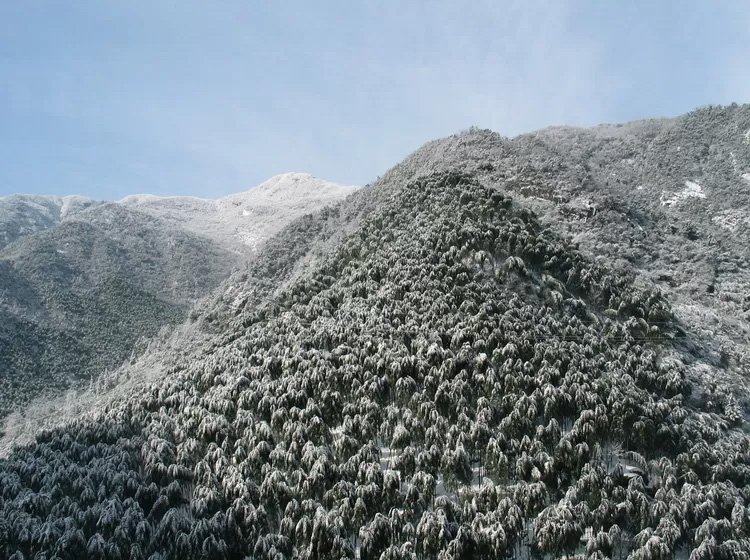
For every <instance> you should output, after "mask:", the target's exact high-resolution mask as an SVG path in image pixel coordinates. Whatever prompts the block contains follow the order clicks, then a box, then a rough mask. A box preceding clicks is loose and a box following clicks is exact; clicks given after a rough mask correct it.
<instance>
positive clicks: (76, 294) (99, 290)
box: [0, 173, 356, 416]
mask: <svg viewBox="0 0 750 560" xmlns="http://www.w3.org/2000/svg"><path fill="white" fill-rule="evenodd" d="M355 190H356V187H344V186H340V185H335V184H333V183H329V182H326V181H323V180H322V179H318V178H316V177H313V176H312V175H306V174H302V173H287V174H284V175H278V176H276V177H273V178H271V179H269V180H268V181H266V182H265V183H263V184H262V185H260V186H258V187H256V188H253V189H250V190H248V191H245V192H242V193H237V194H234V195H230V196H228V197H225V198H220V199H213V200H212V199H201V198H195V197H157V196H152V195H134V196H129V197H126V198H124V199H123V200H120V201H118V202H108V201H97V200H92V199H88V198H85V197H78V196H68V197H54V196H39V195H12V196H8V197H4V198H0V364H1V371H0V416H1V415H2V414H4V413H5V412H7V411H8V410H9V409H10V408H11V407H12V406H18V405H19V404H24V403H25V402H27V400H28V399H29V398H32V397H34V396H36V395H37V394H39V392H40V391H41V390H43V389H55V390H57V389H61V388H64V387H67V386H69V385H70V383H71V382H73V381H74V380H76V381H85V380H86V379H88V378H89V377H90V376H91V375H95V374H98V373H100V372H101V371H103V370H105V369H109V368H113V367H116V366H118V365H119V364H121V363H122V361H123V360H124V359H126V358H128V357H129V356H130V355H131V353H132V352H133V350H134V348H135V346H136V345H137V344H138V343H139V341H141V340H143V339H144V338H146V339H147V338H149V337H151V336H153V335H155V334H156V333H157V332H159V330H160V329H161V328H162V327H164V326H165V325H173V324H176V323H180V322H182V321H183V320H184V319H185V318H186V317H187V313H188V311H189V310H190V309H191V307H192V306H193V305H194V304H195V303H196V301H198V300H199V299H201V298H203V297H204V296H206V295H208V294H209V293H211V292H212V291H213V290H214V289H215V288H216V287H217V286H219V284H220V283H221V282H222V281H223V280H224V279H225V278H227V277H228V276H229V274H230V273H231V271H232V270H233V269H235V268H237V267H240V266H241V265H243V264H244V263H245V262H246V261H247V259H249V258H252V256H253V254H254V253H255V251H256V249H258V248H259V247H260V246H261V245H262V243H263V241H264V240H266V239H268V238H269V237H271V236H273V235H274V234H276V233H277V232H278V231H279V230H281V229H282V228H283V227H284V226H285V225H287V224H288V223H289V222H291V221H293V220H294V219H295V218H298V217H299V216H301V215H303V214H305V213H310V212H314V211H316V210H319V209H320V208H321V207H323V206H325V205H326V204H330V203H335V202H337V201H339V200H341V199H343V198H345V197H346V196H347V195H348V194H350V193H352V192H354V191H355Z"/></svg>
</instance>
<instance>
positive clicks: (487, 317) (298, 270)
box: [0, 132, 750, 560]
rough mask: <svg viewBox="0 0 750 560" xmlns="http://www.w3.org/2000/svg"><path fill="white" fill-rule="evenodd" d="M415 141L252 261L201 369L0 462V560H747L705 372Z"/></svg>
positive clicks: (659, 299)
mask: <svg viewBox="0 0 750 560" xmlns="http://www.w3.org/2000/svg"><path fill="white" fill-rule="evenodd" d="M444 142H448V143H451V142H452V143H454V144H455V143H462V142H466V143H468V144H471V145H474V146H477V145H479V146H484V145H487V146H490V147H492V146H496V147H498V148H497V149H498V150H499V151H500V152H499V153H507V150H508V148H506V147H505V146H506V141H505V140H502V139H499V138H496V137H494V136H492V135H490V134H487V133H481V132H479V133H477V132H471V133H469V134H467V135H462V136H458V137H455V138H454V139H449V140H447V141H444ZM518 142H520V140H519V141H518ZM442 146H443V148H444V147H445V146H446V144H445V143H444V144H443V145H442ZM437 148H439V149H440V150H442V149H443V148H440V145H439V144H437V145H428V146H427V147H426V148H425V149H423V150H422V151H420V152H418V153H417V154H415V155H414V156H412V157H411V158H410V159H409V160H407V161H406V162H405V163H404V164H402V165H401V166H397V167H396V168H394V170H392V171H391V172H390V173H388V174H386V175H385V176H384V178H383V179H382V180H380V181H378V182H377V183H376V184H375V185H374V186H373V187H372V188H369V189H364V190H362V191H360V192H358V193H355V194H354V195H352V196H351V197H350V198H349V199H348V200H347V201H345V202H344V203H342V204H341V205H340V206H338V207H333V208H329V209H326V210H324V211H323V212H322V213H318V214H316V215H313V216H309V217H306V218H303V219H301V220H299V221H297V222H295V223H293V224H291V225H290V226H289V227H287V228H286V229H285V230H284V231H283V232H282V233H281V234H280V235H279V236H277V237H276V238H274V239H273V240H271V241H270V242H269V243H268V244H266V245H265V247H264V249H263V250H262V251H261V253H260V254H259V255H258V257H257V258H256V259H254V260H253V261H252V262H251V263H250V265H249V266H248V268H247V270H246V271H244V273H243V274H242V275H235V276H233V277H232V278H231V279H230V281H229V282H228V283H227V284H226V285H225V286H224V287H222V292H221V295H220V296H217V297H216V298H215V299H214V305H215V306H216V307H215V308H209V309H203V310H202V311H201V313H202V320H203V321H205V323H206V324H210V325H212V328H213V329H215V332H216V335H215V337H214V339H213V342H212V343H211V344H210V345H209V346H207V347H206V348H205V349H204V351H203V352H202V355H201V357H200V358H199V359H192V360H182V361H177V362H176V363H175V364H174V365H173V367H172V368H171V371H170V373H169V374H168V375H167V376H166V378H165V379H163V380H160V381H159V382H158V383H154V384H152V385H150V386H147V387H144V388H143V389H142V390H141V391H139V392H137V393H135V394H133V395H132V396H131V397H130V398H129V399H127V400H125V401H122V402H114V403H112V404H110V405H108V406H107V407H106V408H105V409H102V410H100V411H98V412H97V413H96V414H94V415H92V416H91V417H87V418H81V419H79V420H77V421H76V422H73V423H71V424H69V425H67V426H63V427H60V428H57V429H55V430H50V431H46V432H44V433H41V434H40V435H39V436H38V437H37V441H36V443H35V444H33V445H30V446H27V447H24V448H21V449H18V450H17V451H16V452H15V453H13V454H12V455H11V456H10V457H9V458H8V459H7V460H3V461H0V553H1V554H2V555H3V556H5V557H9V558H13V559H19V558H41V557H46V558H52V557H61V558H84V557H87V558H132V559H137V558H152V559H154V560H156V559H159V558H180V559H189V558H253V559H257V560H260V559H268V560H279V559H283V558H320V559H328V558H355V557H359V558H361V559H362V560H373V559H381V560H396V559H414V558H425V559H436V558H440V559H448V558H467V559H468V558H476V559H482V558H486V559H494V558H504V557H514V558H532V557H548V558H556V557H561V556H563V555H566V554H577V555H579V556H578V557H580V558H625V557H627V556H628V555H630V557H631V558H642V559H652V558H672V557H676V556H680V557H686V556H688V555H690V557H691V558H694V559H704V558H705V559H709V558H743V557H747V555H748V554H750V540H749V539H750V510H748V506H747V504H748V492H749V490H748V488H750V468H749V467H750V438H748V436H747V435H746V434H745V433H744V431H743V430H742V426H743V423H744V419H743V413H742V410H741V409H740V407H739V406H738V404H737V399H736V396H735V395H734V394H733V393H731V392H729V391H726V390H724V389H723V388H719V389H715V388H712V387H711V386H710V385H699V384H698V383H697V381H698V378H697V377H695V376H692V375H689V374H690V372H691V371H694V370H695V368H696V367H699V366H700V367H704V368H710V367H714V368H718V369H721V368H724V370H727V368H728V367H729V366H727V365H726V364H721V363H717V364H712V362H711V360H712V359H713V358H712V355H711V353H710V349H708V350H704V347H705V345H706V344H710V341H708V342H707V341H706V340H705V336H704V333H696V334H691V332H690V331H689V329H686V328H685V325H683V324H682V321H681V318H680V316H679V315H676V314H675V312H674V310H673V309H672V308H671V307H670V304H669V301H668V299H667V298H666V297H665V296H664V295H663V293H662V292H660V291H659V290H658V289H656V288H655V287H654V285H653V284H651V283H650V282H648V281H646V280H644V279H642V278H640V277H639V276H638V275H637V274H636V272H638V270H637V269H636V268H628V267H624V266H613V265H611V264H610V263H609V262H608V261H607V260H606V259H594V258H593V257H591V256H589V255H587V254H586V253H585V252H583V251H581V250H580V249H579V248H578V247H577V246H576V244H574V243H571V242H570V241H568V240H566V238H565V237H564V236H561V235H560V234H559V233H558V232H557V231H556V229H557V227H554V228H551V227H548V225H549V224H550V223H552V225H554V224H555V222H554V220H552V221H550V220H547V223H542V222H540V220H539V219H538V218H537V216H536V215H535V214H534V212H532V211H531V210H529V208H528V207H527V206H526V203H519V202H514V201H513V200H512V196H511V195H510V194H509V192H510V191H514V190H518V188H519V187H518V183H517V182H514V181H513V180H511V179H510V178H505V179H503V178H502V176H501V175H500V173H501V172H500V171H499V167H497V168H496V167H494V166H495V165H499V164H498V163H497V162H495V163H493V161H492V159H491V158H489V159H488V158H486V157H485V158H484V159H483V160H482V158H477V160H476V161H473V160H470V159H467V160H465V161H464V160H462V161H464V163H463V164H461V165H458V166H457V167H460V168H461V169H462V170H463V171H458V172H457V171H442V172H439V173H435V174H433V173H429V172H428V169H427V168H429V167H430V166H432V167H440V165H441V164H440V163H438V162H440V161H441V159H440V158H439V157H435V156H434V152H433V155H429V151H430V150H435V149H437ZM492 149H495V148H492ZM445 150H446V154H447V153H451V154H453V156H447V155H446V157H445V166H447V167H450V165H449V163H450V161H449V160H450V158H451V157H454V156H455V154H456V153H458V152H456V149H454V148H450V149H448V148H445ZM428 156H429V157H428ZM420 158H424V161H425V162H426V163H425V168H424V169H423V170H422V171H420V170H419V168H418V165H416V164H415V162H416V161H418V160H419V159H420ZM429 158H432V160H431V163H430V162H429V161H427V160H428V159H429ZM480 166H483V168H484V170H485V171H481V170H479V169H472V168H473V167H476V168H478V167H480ZM495 170H497V173H498V175H497V176H496V177H495V178H494V179H493V180H491V181H490V180H488V177H489V175H488V173H490V172H492V173H495ZM503 173H504V172H503ZM589 246H591V245H589ZM239 282H243V283H242V284H238V283H239ZM736 374H737V372H736V371H735V373H734V374H733V375H736Z"/></svg>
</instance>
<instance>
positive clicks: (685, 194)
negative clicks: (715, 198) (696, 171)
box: [659, 181, 706, 206]
mask: <svg viewBox="0 0 750 560" xmlns="http://www.w3.org/2000/svg"><path fill="white" fill-rule="evenodd" d="M670 195H671V196H670ZM688 198H706V193H705V192H704V191H703V187H701V186H700V185H699V184H698V183H696V182H695V181H685V188H684V189H682V190H681V191H678V192H673V193H669V192H667V191H663V192H662V194H661V197H660V198H659V200H660V202H661V205H662V206H674V205H675V204H678V203H680V202H684V201H685V200H687V199H688Z"/></svg>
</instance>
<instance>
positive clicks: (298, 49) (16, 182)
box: [0, 0, 750, 199]
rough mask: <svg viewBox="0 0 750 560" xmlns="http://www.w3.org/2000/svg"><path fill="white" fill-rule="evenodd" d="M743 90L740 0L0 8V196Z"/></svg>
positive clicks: (263, 170)
mask: <svg viewBox="0 0 750 560" xmlns="http://www.w3.org/2000/svg"><path fill="white" fill-rule="evenodd" d="M733 101H736V102H738V103H742V102H750V2H747V1H745V0H739V1H732V2H729V1H727V2H724V1H721V0H717V1H705V2H690V1H687V0H683V1H668V0H662V1H633V2H614V1H613V2H609V1H605V2H602V1H598V0H597V1H591V2H578V1H569V2H563V1H562V0H560V1H548V2H542V1H533V0H529V1H511V2H502V1H489V0H485V1H468V0H467V1H458V0H457V1H455V2H447V1H440V0H436V1H431V2H426V1H424V2H422V1H416V0H415V1H403V0H402V1H390V0H383V1H380V2H374V1H373V2H367V1H357V0H353V1H344V0H341V1H336V2H333V1H325V0H323V1H316V2H308V1H283V0H279V1H278V2H265V1H249V0H236V1H234V0H220V1H215V2H207V1H205V0H204V1H193V0H179V1H167V0H161V1H160V0H149V1H140V0H129V1H127V2H122V1H115V0H67V1H65V2H60V1H58V0H46V1H45V0H32V1H28V2H26V1H6V2H2V3H0V196H2V195H5V194H10V193H13V192H31V193H44V194H57V195H66V194H74V193H75V194H84V195H88V196H93V197H97V198H107V199H117V198H120V197H122V196H125V195H127V194H132V193H141V192H151V193H155V194H163V195H172V194H189V195H196V196H221V195H225V194H228V193H231V192H237V191H242V190H246V189H248V188H250V187H252V186H254V185H257V184H259V183H261V182H262V181H264V180H265V179H267V178H268V177H270V176H272V175H275V174H277V173H284V172H287V171H301V172H307V173H312V174H314V175H317V176H319V177H322V178H324V179H327V180H330V181H334V182H338V183H342V184H365V183H368V182H370V181H372V180H374V179H375V178H376V177H377V176H378V175H380V174H382V173H383V172H384V171H385V170H386V169H387V168H389V167H391V166H392V165H394V164H396V163H397V162H398V161H400V160H401V159H402V158H403V157H405V156H406V155H407V154H408V153H410V152H411V151H413V150H414V149H416V148H418V147H419V146H420V145H421V144H423V143H424V142H426V141H428V140H431V139H434V138H437V137H441V136H446V135H449V134H452V133H454V132H457V131H459V130H462V129H465V128H468V127H469V126H472V125H476V126H480V127H482V128H491V129H493V130H496V131H498V132H500V133H502V134H504V135H507V136H513V135H516V134H519V133H522V132H527V131H531V130H534V129H537V128H541V127H544V126H547V125H553V124H573V125H592V124H596V123H599V122H618V121H626V120H633V119H638V118H646V117H656V116H675V115H679V114H681V113H684V112H686V111H689V110H691V109H693V108H695V107H697V106H701V105H706V104H727V103H731V102H733Z"/></svg>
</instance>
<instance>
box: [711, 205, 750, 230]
mask: <svg viewBox="0 0 750 560" xmlns="http://www.w3.org/2000/svg"><path fill="white" fill-rule="evenodd" d="M711 221H712V222H713V223H715V224H716V225H717V226H719V227H723V228H724V229H728V230H729V231H737V230H738V229H740V228H747V227H750V212H748V211H746V210H725V211H723V212H720V213H719V214H716V215H715V216H714V217H713V218H711Z"/></svg>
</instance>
